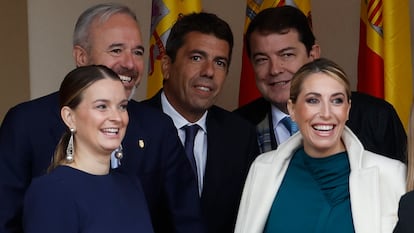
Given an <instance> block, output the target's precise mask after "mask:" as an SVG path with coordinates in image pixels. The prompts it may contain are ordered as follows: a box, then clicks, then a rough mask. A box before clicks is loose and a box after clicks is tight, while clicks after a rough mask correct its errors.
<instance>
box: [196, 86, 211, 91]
mask: <svg viewBox="0 0 414 233" xmlns="http://www.w3.org/2000/svg"><path fill="white" fill-rule="evenodd" d="M195 88H196V89H198V90H200V91H206V92H210V91H211V88H208V87H205V86H196V87H195Z"/></svg>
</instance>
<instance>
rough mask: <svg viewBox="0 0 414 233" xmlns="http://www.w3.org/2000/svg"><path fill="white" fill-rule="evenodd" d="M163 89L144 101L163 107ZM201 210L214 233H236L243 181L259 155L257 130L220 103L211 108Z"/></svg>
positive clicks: (208, 115) (209, 230)
mask: <svg viewBox="0 0 414 233" xmlns="http://www.w3.org/2000/svg"><path fill="white" fill-rule="evenodd" d="M160 94H161V91H160V92H158V93H157V94H156V95H155V96H154V97H152V98H151V99H149V100H146V101H144V102H145V103H147V104H149V105H151V106H154V107H156V108H158V109H160V110H161V109H162V108H161V95H160ZM206 125H207V162H206V169H205V174H204V185H203V192H202V194H201V209H202V212H203V216H204V219H205V223H206V225H207V228H208V232H211V233H233V232H234V226H235V223H236V218H237V212H238V207H239V202H240V199H241V194H242V191H243V186H244V181H245V179H246V176H247V173H248V170H249V167H250V164H251V163H252V161H253V160H254V158H255V157H256V156H257V154H258V146H257V139H256V133H255V129H254V127H253V126H252V125H250V124H249V123H248V122H247V121H245V120H244V119H242V118H240V117H239V116H237V115H235V114H233V113H231V112H228V111H226V110H224V109H222V108H219V107H217V106H213V107H211V108H210V109H209V111H208V114H207V119H206Z"/></svg>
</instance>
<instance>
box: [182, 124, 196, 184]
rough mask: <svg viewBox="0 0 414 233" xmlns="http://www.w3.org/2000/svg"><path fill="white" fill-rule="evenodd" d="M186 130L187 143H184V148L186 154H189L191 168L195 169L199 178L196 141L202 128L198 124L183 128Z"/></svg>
mask: <svg viewBox="0 0 414 233" xmlns="http://www.w3.org/2000/svg"><path fill="white" fill-rule="evenodd" d="M182 128H183V129H184V130H185V142H184V148H185V153H186V154H187V157H188V160H189V161H190V163H191V167H192V168H193V171H194V174H195V175H196V178H197V164H196V161H195V158H194V139H195V136H196V135H197V132H198V130H199V129H200V126H198V125H197V124H195V125H186V126H183V127H182Z"/></svg>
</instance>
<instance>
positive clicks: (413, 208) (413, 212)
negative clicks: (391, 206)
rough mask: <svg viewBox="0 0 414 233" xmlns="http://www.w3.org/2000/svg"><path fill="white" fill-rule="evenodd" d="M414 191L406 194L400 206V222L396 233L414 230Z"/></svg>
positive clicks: (406, 232) (409, 232) (408, 232)
mask: <svg viewBox="0 0 414 233" xmlns="http://www.w3.org/2000/svg"><path fill="white" fill-rule="evenodd" d="M413 218H414V191H411V192H408V193H406V194H404V195H403V196H402V197H401V199H400V204H399V207H398V222H397V225H396V226H395V229H394V233H413V232H414V221H413Z"/></svg>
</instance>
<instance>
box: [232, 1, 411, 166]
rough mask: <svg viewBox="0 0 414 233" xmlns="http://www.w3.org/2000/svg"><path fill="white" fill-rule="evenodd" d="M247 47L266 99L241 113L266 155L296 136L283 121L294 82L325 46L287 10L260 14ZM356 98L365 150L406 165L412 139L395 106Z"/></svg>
mask: <svg viewBox="0 0 414 233" xmlns="http://www.w3.org/2000/svg"><path fill="white" fill-rule="evenodd" d="M246 48H247V54H248V56H249V57H250V61H251V62H252V65H253V69H254V72H255V78H256V86H257V87H258V89H259V91H260V92H261V94H262V96H263V97H262V98H259V99H257V100H254V101H253V102H251V103H249V104H247V105H245V106H242V107H241V108H239V109H236V110H235V112H236V113H238V114H240V115H241V116H243V117H245V118H246V119H247V120H249V121H250V122H251V123H253V124H254V125H256V130H257V133H258V139H259V146H260V149H261V152H266V151H269V150H274V149H276V148H277V145H279V144H280V143H282V142H283V141H284V140H286V139H287V138H288V137H289V136H290V135H289V133H288V129H287V128H286V127H285V126H284V124H283V123H282V119H283V118H284V117H286V116H288V111H287V108H286V106H287V101H288V99H289V95H290V81H291V79H292V77H293V74H294V73H295V72H296V71H297V70H298V69H299V68H300V67H301V66H302V65H304V64H306V63H308V62H309V61H312V60H314V59H316V58H319V57H320V47H319V45H318V44H316V42H315V36H314V34H313V32H312V29H311V27H310V26H309V23H308V20H307V18H306V16H305V15H304V14H303V13H302V12H301V11H300V10H299V9H297V8H295V7H292V6H283V7H276V8H268V9H265V10H263V11H261V12H260V13H259V14H257V16H256V17H255V18H254V19H253V20H252V22H251V23H250V25H249V26H248V29H247V32H246ZM252 78H253V77H252ZM351 99H352V103H351V104H352V105H351V106H352V107H351V110H350V114H349V120H348V121H347V126H348V127H350V128H351V130H352V131H353V132H354V133H355V134H356V135H357V136H358V138H359V139H360V141H361V142H362V144H363V145H364V147H365V149H367V150H370V151H373V152H375V153H378V154H382V155H385V156H388V157H390V158H394V159H398V160H400V161H403V162H405V161H406V143H407V136H406V133H405V130H404V127H403V125H402V123H401V121H400V119H399V117H398V115H397V113H396V111H395V109H394V108H393V106H392V105H391V104H389V103H388V102H386V101H385V100H382V99H378V98H375V97H372V96H369V95H366V94H363V93H359V92H353V93H352V96H351Z"/></svg>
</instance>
